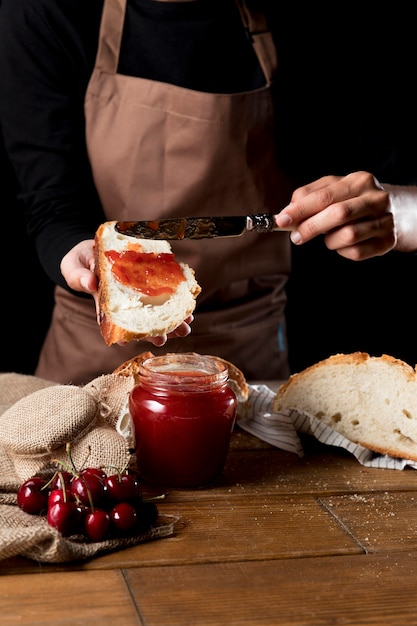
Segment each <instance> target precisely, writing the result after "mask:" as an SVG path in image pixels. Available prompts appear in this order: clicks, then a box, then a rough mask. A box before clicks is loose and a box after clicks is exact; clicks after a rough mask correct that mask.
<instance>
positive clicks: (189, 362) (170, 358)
mask: <svg viewBox="0 0 417 626" xmlns="http://www.w3.org/2000/svg"><path fill="white" fill-rule="evenodd" d="M175 373H177V374H180V375H181V382H182V383H183V384H187V383H188V382H191V381H193V382H196V381H200V382H203V380H204V383H205V384H210V383H217V384H219V383H220V382H227V380H228V378H229V369H228V367H227V364H226V363H225V362H224V361H223V360H221V359H219V358H217V357H215V356H212V355H207V354H197V353H195V352H182V353H167V354H164V355H159V356H152V357H149V358H147V359H145V360H144V361H142V363H140V365H139V376H141V377H143V378H150V377H152V379H153V383H156V382H157V381H159V382H161V381H162V380H164V381H165V382H166V381H167V379H169V378H171V377H172V375H173V374H175Z"/></svg>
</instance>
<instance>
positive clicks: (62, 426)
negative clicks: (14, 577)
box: [0, 373, 176, 563]
mask: <svg viewBox="0 0 417 626" xmlns="http://www.w3.org/2000/svg"><path fill="white" fill-rule="evenodd" d="M133 385H134V379H133V376H117V375H115V374H109V375H104V376H100V377H99V378H96V379H94V380H93V381H91V382H90V383H88V384H87V385H85V386H83V387H77V386H73V385H57V384H56V383H52V382H50V381H46V380H42V379H40V378H36V377H34V376H28V375H24V374H16V373H3V374H0V559H6V558H9V557H13V556H17V555H21V556H24V557H26V558H30V559H34V560H36V561H40V562H50V563H59V562H65V561H75V560H79V559H87V558H90V557H93V556H95V555H97V554H98V553H101V552H106V551H110V550H115V549H120V548H122V547H125V546H130V545H136V544H138V543H141V542H144V541H149V540H152V539H157V538H162V537H168V536H170V535H172V534H173V531H174V523H175V521H176V518H174V517H171V516H166V517H164V518H162V517H161V516H160V517H159V518H158V522H157V525H156V527H155V528H151V529H150V530H149V532H147V533H145V534H141V535H135V536H131V537H123V538H117V539H109V540H106V541H102V542H89V541H87V540H86V539H84V538H81V537H69V538H68V537H66V538H64V537H63V536H62V535H61V534H60V533H59V532H58V531H57V530H55V529H54V528H52V527H51V526H49V524H48V523H47V522H46V519H45V518H43V517H39V516H35V515H29V514H27V513H25V512H24V511H22V510H21V509H20V508H19V507H18V506H17V490H18V488H19V486H20V485H21V484H22V482H23V481H24V480H26V479H27V478H30V477H32V476H34V475H35V474H44V473H48V472H51V471H52V470H53V469H55V468H56V467H57V465H56V463H55V460H62V461H63V462H65V463H67V462H68V456H67V450H66V447H67V444H68V443H69V444H70V447H71V456H72V459H73V461H74V464H75V466H76V467H77V468H78V469H80V468H81V467H82V466H83V464H84V463H86V466H88V467H99V466H102V465H103V466H106V465H107V466H115V467H118V468H120V469H121V468H123V467H125V466H126V464H129V465H132V464H134V455H133V456H132V454H131V448H132V440H131V438H130V437H129V436H127V435H125V434H122V433H121V431H120V429H118V428H117V427H116V426H117V423H118V420H119V419H120V417H121V416H122V414H123V411H124V409H125V406H126V399H127V397H128V393H129V391H130V390H131V389H132V387H133Z"/></svg>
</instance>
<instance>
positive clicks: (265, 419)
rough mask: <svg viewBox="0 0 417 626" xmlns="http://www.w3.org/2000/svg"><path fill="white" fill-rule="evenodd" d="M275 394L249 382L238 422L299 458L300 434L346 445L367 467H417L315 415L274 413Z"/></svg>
mask: <svg viewBox="0 0 417 626" xmlns="http://www.w3.org/2000/svg"><path fill="white" fill-rule="evenodd" d="M274 396H275V392H274V391H272V390H271V389H270V388H269V387H268V386H267V385H249V400H248V406H247V411H246V414H245V415H243V416H239V418H238V420H237V423H238V425H239V426H240V427H241V428H242V429H243V430H246V431H247V432H249V433H251V434H252V435H255V437H258V438H259V439H261V440H262V441H265V442H267V443H270V444H271V445H273V446H276V447H277V448H280V449H281V450H286V451H289V452H294V453H295V454H298V456H300V457H302V456H304V452H303V447H302V444H301V441H300V439H299V437H298V433H302V434H306V435H311V436H313V437H316V439H318V440H319V441H320V442H321V443H324V444H327V445H330V446H337V447H340V448H344V449H345V450H347V451H348V452H350V453H351V454H353V455H354V456H355V457H356V459H357V460H358V461H359V463H360V464H361V465H364V466H366V467H379V468H384V469H398V470H402V469H405V468H406V467H411V468H413V469H417V463H416V462H415V461H410V460H408V459H400V458H396V457H391V456H388V455H386V454H384V455H383V454H377V453H376V452H373V451H372V450H369V449H368V448H364V447H363V446H360V445H358V444H356V443H353V442H352V441H350V440H349V439H346V437H343V435H340V434H339V433H337V432H336V431H334V430H333V429H332V428H330V427H329V426H326V425H325V424H323V423H322V422H321V421H320V420H318V419H317V418H316V417H314V416H312V415H307V414H305V413H298V411H295V410H293V409H288V410H285V411H280V412H279V413H273V412H272V401H273V399H274Z"/></svg>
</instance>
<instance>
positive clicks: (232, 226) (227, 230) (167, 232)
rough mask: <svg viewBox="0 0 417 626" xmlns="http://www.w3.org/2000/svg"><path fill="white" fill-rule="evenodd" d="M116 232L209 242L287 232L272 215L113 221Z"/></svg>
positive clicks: (146, 237)
mask: <svg viewBox="0 0 417 626" xmlns="http://www.w3.org/2000/svg"><path fill="white" fill-rule="evenodd" d="M115 229H116V231H117V232H119V233H121V234H123V235H128V236H130V237H137V238H139V239H212V238H214V237H240V236H241V235H243V234H244V233H245V232H251V231H252V232H256V233H273V232H282V231H286V232H289V231H290V230H292V229H291V228H279V227H278V226H277V225H276V224H275V220H274V215H271V214H269V213H259V214H256V215H233V216H228V217H224V216H220V217H173V218H165V219H160V220H148V221H139V222H116V224H115Z"/></svg>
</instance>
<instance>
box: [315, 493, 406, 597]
mask: <svg viewBox="0 0 417 626" xmlns="http://www.w3.org/2000/svg"><path fill="white" fill-rule="evenodd" d="M323 504H324V506H326V507H327V509H328V510H329V512H331V513H332V514H333V515H334V516H335V519H337V520H338V521H339V522H340V523H341V524H342V525H343V526H344V527H345V528H346V530H347V531H348V532H349V533H351V534H352V536H354V537H355V538H356V540H357V541H358V544H359V545H361V546H362V547H363V549H364V550H365V551H366V552H386V551H390V552H396V551H400V550H417V491H414V492H397V493H393V492H391V491H387V492H384V493H363V492H362V493H357V494H349V495H340V496H332V497H328V498H323ZM416 589H417V587H416Z"/></svg>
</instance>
